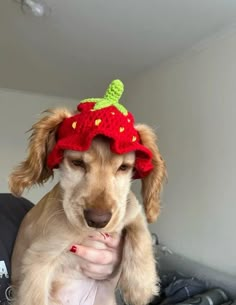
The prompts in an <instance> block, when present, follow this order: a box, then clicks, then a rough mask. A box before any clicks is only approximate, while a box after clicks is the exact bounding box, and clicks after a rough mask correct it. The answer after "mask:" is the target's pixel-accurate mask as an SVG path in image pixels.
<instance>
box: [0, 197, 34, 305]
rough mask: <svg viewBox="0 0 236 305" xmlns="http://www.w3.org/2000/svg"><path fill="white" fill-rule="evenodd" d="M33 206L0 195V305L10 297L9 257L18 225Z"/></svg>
mask: <svg viewBox="0 0 236 305" xmlns="http://www.w3.org/2000/svg"><path fill="white" fill-rule="evenodd" d="M32 207H33V204H32V203H31V202H30V201H28V200H26V199H24V198H17V197H14V196H13V195H11V194H0V304H1V305H5V304H7V300H8V298H9V296H10V293H11V291H10V288H9V286H10V275H11V263H10V261H11V255H12V250H13V246H14V242H15V239H16V234H17V231H18V228H19V226H20V223H21V221H22V219H23V217H24V216H25V215H26V213H27V212H28V211H29V210H30V209H31V208H32Z"/></svg>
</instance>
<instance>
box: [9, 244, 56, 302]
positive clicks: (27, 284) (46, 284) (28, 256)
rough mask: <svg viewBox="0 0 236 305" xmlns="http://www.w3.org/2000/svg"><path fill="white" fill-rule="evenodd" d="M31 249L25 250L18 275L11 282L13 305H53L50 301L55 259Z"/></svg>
mask: <svg viewBox="0 0 236 305" xmlns="http://www.w3.org/2000/svg"><path fill="white" fill-rule="evenodd" d="M33 246H34V245H33ZM33 248H34V247H31V248H29V249H27V250H26V252H25V254H24V256H23V259H22V265H21V267H20V274H19V276H18V278H16V279H15V281H14V280H13V291H14V294H13V296H14V297H13V305H55V304H56V303H55V302H54V301H53V300H52V299H51V287H52V279H53V276H54V274H55V258H54V260H53V257H51V256H50V252H49V253H48V254H46V253H41V252H39V251H35V250H34V249H33Z"/></svg>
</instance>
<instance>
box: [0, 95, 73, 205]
mask: <svg viewBox="0 0 236 305" xmlns="http://www.w3.org/2000/svg"><path fill="white" fill-rule="evenodd" d="M67 105H68V108H69V109H75V107H76V105H77V102H76V101H72V100H69V99H62V98H58V97H51V96H42V95H36V94H30V93H23V92H17V91H10V90H5V89H0V139H1V142H0V143H1V144H0V192H1V193H3V192H9V190H8V182H7V180H8V176H9V174H10V172H11V171H12V169H13V167H14V166H15V165H17V164H18V163H19V162H21V161H23V160H24V159H25V157H26V149H27V143H28V137H29V135H30V133H26V131H28V130H29V129H30V128H31V126H32V125H33V124H34V123H35V122H36V121H37V120H38V119H39V117H40V114H41V113H42V111H44V110H46V109H49V108H52V107H60V106H67ZM54 183H55V181H53V182H51V183H47V184H46V186H44V187H40V188H39V187H35V188H32V190H30V191H29V192H25V193H24V196H25V197H26V198H28V199H29V200H32V201H33V202H34V203H36V202H38V201H39V199H40V198H41V197H42V196H43V195H44V194H45V193H46V192H47V191H48V190H49V189H50V188H51V187H52V185H54Z"/></svg>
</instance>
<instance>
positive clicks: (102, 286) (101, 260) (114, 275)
mask: <svg viewBox="0 0 236 305" xmlns="http://www.w3.org/2000/svg"><path fill="white" fill-rule="evenodd" d="M122 250H123V239H122V238H121V237H120V236H119V235H113V236H110V235H108V234H101V233H98V232H94V233H93V234H91V235H90V236H89V237H88V238H87V239H86V240H85V241H84V242H83V243H82V244H81V245H73V246H72V247H71V251H72V252H74V253H75V254H76V255H77V256H78V264H79V266H80V268H81V270H82V272H83V274H84V275H86V276H87V277H88V278H91V280H97V284H96V287H97V288H96V293H95V299H94V302H93V305H101V304H104V305H113V304H116V302H115V296H114V294H115V289H116V286H117V283H118V280H119V277H120V273H121V268H119V266H120V262H121V256H122ZM101 280H102V281H101Z"/></svg>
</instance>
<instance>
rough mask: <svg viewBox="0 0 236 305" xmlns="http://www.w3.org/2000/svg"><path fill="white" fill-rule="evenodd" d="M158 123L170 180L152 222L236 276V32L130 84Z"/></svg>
mask: <svg viewBox="0 0 236 305" xmlns="http://www.w3.org/2000/svg"><path fill="white" fill-rule="evenodd" d="M126 92H127V94H126V97H127V103H128V105H129V108H130V110H132V111H133V113H134V114H135V115H136V120H137V121H139V122H147V123H149V124H151V125H152V126H153V127H155V129H156V130H157V133H158V135H159V140H160V141H159V143H160V149H161V152H162V154H163V156H164V158H165V159H166V162H167V167H168V175H169V182H168V184H167V185H166V187H165V191H164V197H163V204H162V213H161V216H160V218H159V221H158V222H157V224H155V225H153V226H152V230H155V231H156V232H157V233H158V235H159V237H160V240H161V242H162V243H164V244H166V245H167V246H169V247H170V248H171V249H172V250H174V251H176V252H177V253H179V254H182V255H184V256H186V257H188V258H191V259H194V260H195V261H197V262H200V263H203V264H206V265H208V266H211V267H213V268H215V269H218V270H223V271H225V272H227V273H231V274H235V275H236V187H235V181H236V143H235V139H236V136H235V132H236V34H235V33H230V34H228V35H225V36H224V37H218V38H216V39H212V40H211V41H208V42H207V43H205V44H204V45H202V46H200V47H199V48H195V49H193V50H191V51H190V52H188V53H186V54H185V56H183V57H182V58H178V59H175V60H172V61H169V62H168V63H165V64H163V65H162V66H160V67H156V68H153V69H152V70H149V71H147V72H146V73H143V74H142V75H140V76H139V77H137V78H136V79H134V80H132V81H130V82H129V83H127V84H126Z"/></svg>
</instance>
